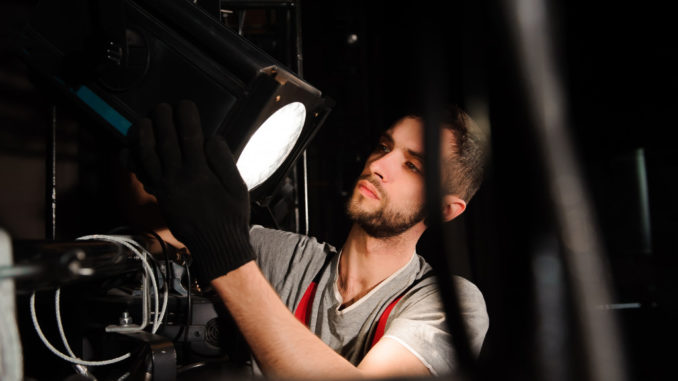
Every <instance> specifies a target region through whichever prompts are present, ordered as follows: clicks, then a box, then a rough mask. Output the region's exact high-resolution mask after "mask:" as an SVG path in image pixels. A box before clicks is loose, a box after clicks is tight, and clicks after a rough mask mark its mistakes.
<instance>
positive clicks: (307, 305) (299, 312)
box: [294, 282, 403, 348]
mask: <svg viewBox="0 0 678 381" xmlns="http://www.w3.org/2000/svg"><path fill="white" fill-rule="evenodd" d="M317 288H318V284H317V283H316V282H311V284H309V285H308V288H307V289H306V292H304V296H302V297H301V301H300V302H299V304H298V305H297V309H296V310H295V311H294V316H296V318H297V319H298V320H299V321H300V322H301V323H302V324H304V325H307V326H308V318H309V316H310V315H311V305H312V302H313V298H314V297H315V292H316V290H317ZM402 297H403V296H402V295H400V296H399V297H397V298H396V299H395V300H394V301H392V302H391V304H389V305H388V307H386V309H385V310H384V312H383V313H382V314H381V317H380V318H379V323H378V324H377V329H376V330H375V331H374V337H373V338H372V345H371V346H370V348H371V347H373V346H374V345H375V344H376V343H377V342H378V341H379V340H380V339H381V337H382V336H384V330H385V329H386V322H387V321H388V316H389V315H390V314H391V310H393V307H395V305H396V304H397V303H398V302H399V301H400V298H402Z"/></svg>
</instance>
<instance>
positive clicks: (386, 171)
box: [130, 102, 488, 378]
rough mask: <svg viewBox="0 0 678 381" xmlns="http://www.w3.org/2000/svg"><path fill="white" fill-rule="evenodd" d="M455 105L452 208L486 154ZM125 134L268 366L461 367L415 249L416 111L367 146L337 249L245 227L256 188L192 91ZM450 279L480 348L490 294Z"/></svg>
mask: <svg viewBox="0 0 678 381" xmlns="http://www.w3.org/2000/svg"><path fill="white" fill-rule="evenodd" d="M451 111H452V115H451V118H450V120H449V121H448V122H446V123H445V125H444V127H445V128H441V143H442V144H441V152H442V157H443V159H442V160H443V161H442V163H443V164H444V165H443V167H444V168H445V171H444V173H443V176H442V177H443V182H444V184H443V189H444V190H445V192H444V193H445V196H444V197H443V200H442V215H443V218H444V220H445V221H450V220H452V219H454V218H456V217H457V216H459V215H460V214H461V213H462V212H463V211H464V210H465V209H466V204H467V202H468V201H469V199H470V198H471V196H472V195H473V193H474V192H475V191H476V189H477V187H478V186H479V183H480V176H481V172H482V171H481V168H482V158H483V156H484V155H483V154H482V147H483V145H484V144H483V142H482V139H479V135H478V131H477V127H476V126H475V125H474V124H473V122H472V121H471V120H470V118H469V117H468V116H467V115H466V114H464V113H463V112H462V111H460V110H456V109H454V110H451ZM130 141H131V145H132V147H133V152H135V156H136V158H137V162H138V166H139V170H138V171H137V172H138V174H139V177H140V179H141V180H142V182H143V183H144V185H145V187H146V188H147V189H149V190H150V191H151V192H152V193H154V194H155V195H156V196H157V198H158V201H159V205H160V207H161V210H162V211H163V214H164V217H165V220H166V222H167V224H168V226H169V228H170V230H171V232H172V233H173V234H174V236H176V237H177V239H178V240H179V241H181V242H183V243H184V244H185V245H186V247H187V248H188V249H189V250H190V251H191V253H192V255H193V256H194V261H195V264H196V265H197V267H198V273H199V277H201V279H202V280H203V281H206V280H209V281H211V285H212V286H213V287H214V289H215V290H216V291H217V293H218V294H219V295H220V297H221V299H222V300H223V302H224V304H225V305H226V307H227V308H228V310H229V311H230V313H231V315H232V316H233V318H234V320H235V321H236V323H237V324H238V327H239V329H240V330H241V332H242V333H243V335H244V337H245V339H246V340H247V342H248V344H249V345H250V347H251V349H252V352H253V354H254V356H255V358H256V361H257V364H258V365H259V366H260V367H261V369H262V370H263V372H264V373H266V374H267V375H274V376H276V377H289V378H352V377H366V376H367V377H387V376H414V375H431V374H434V375H435V374H445V373H448V372H450V371H452V370H453V369H454V360H455V359H454V353H453V348H452V346H451V344H450V333H449V332H447V326H446V323H445V316H444V310H443V306H442V304H441V301H440V299H439V296H438V290H437V284H436V281H435V279H434V278H432V277H431V276H430V275H431V268H430V266H429V265H428V264H426V262H425V261H424V260H423V258H421V257H420V256H418V255H417V254H416V253H415V249H416V244H417V241H418V240H419V238H420V237H421V235H422V233H423V232H424V231H425V230H426V222H425V218H426V215H425V212H424V210H425V208H424V204H425V200H424V185H425V184H424V183H425V181H424V175H423V164H424V163H423V158H424V145H423V122H422V120H421V119H420V118H418V117H414V116H408V117H404V118H402V119H401V120H399V121H398V122H397V123H396V124H395V125H394V126H393V127H392V128H390V129H389V130H388V131H386V132H385V133H384V134H383V136H382V137H381V139H380V142H379V144H378V146H377V149H376V150H375V151H374V152H372V154H371V155H370V156H369V158H368V160H367V162H366V164H365V168H364V170H363V172H362V174H361V175H360V177H359V179H358V181H357V183H356V185H355V187H354V189H353V194H352V196H351V198H350V201H349V203H348V207H347V209H348V214H349V216H350V217H351V219H352V220H353V221H354V224H353V226H352V228H351V230H350V233H349V235H348V237H347V239H346V242H345V243H344V245H343V247H342V249H341V251H340V252H338V253H337V251H336V250H335V249H334V248H332V247H330V246H329V245H326V244H321V243H318V242H317V241H316V240H315V239H312V238H310V237H306V236H302V235H298V234H293V233H289V232H281V231H274V230H270V229H265V228H263V227H259V226H255V227H253V228H251V230H250V226H249V200H248V193H247V190H246V187H245V185H244V183H243V181H242V179H241V177H240V175H239V173H238V171H237V168H236V167H235V164H234V162H233V157H232V155H231V153H230V151H229V149H228V146H227V145H226V144H225V142H224V141H223V140H222V139H220V138H218V137H211V138H209V139H207V141H204V140H203V137H202V129H201V127H200V120H199V115H198V112H197V109H196V107H195V105H194V104H193V103H191V102H180V103H179V104H178V106H177V107H176V108H175V109H174V110H173V109H172V108H171V107H170V106H168V105H165V104H163V105H159V106H158V108H157V109H156V110H155V112H154V115H153V117H152V118H151V119H148V118H145V119H142V120H140V121H139V122H137V123H136V124H135V126H133V127H132V129H131V131H130ZM255 253H256V255H255ZM255 258H256V261H255ZM456 281H457V285H458V287H457V288H458V289H459V290H460V299H461V302H462V303H461V304H462V312H463V316H464V317H465V322H466V325H467V327H468V331H469V333H470V337H471V339H472V346H473V348H474V349H475V350H476V351H478V350H479V349H480V345H481V344H482V341H483V338H484V335H485V332H486V330H487V326H488V322H487V313H486V310H485V304H484V301H483V297H482V294H481V293H480V291H478V289H477V288H476V287H475V286H473V285H472V284H471V283H470V282H468V281H466V280H463V279H461V278H457V279H456ZM387 310H389V311H390V313H387V312H385V311H387ZM385 314H388V315H386V316H387V318H386V320H384V319H383V318H382V317H383V316H384V315H385ZM380 320H384V322H385V325H383V323H382V325H383V326H382V327H381V328H379V327H378V326H379V325H380V324H379V323H380ZM309 328H310V330H309ZM380 330H382V331H383V336H381V337H379V336H380V335H381V334H378V336H377V338H376V339H375V335H377V334H376V333H375V332H377V331H380Z"/></svg>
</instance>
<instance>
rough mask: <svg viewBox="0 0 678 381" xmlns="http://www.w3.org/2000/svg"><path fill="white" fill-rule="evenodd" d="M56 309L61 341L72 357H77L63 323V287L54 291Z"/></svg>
mask: <svg viewBox="0 0 678 381" xmlns="http://www.w3.org/2000/svg"><path fill="white" fill-rule="evenodd" d="M54 311H56V320H57V327H58V328H59V336H61V341H62V342H63V343H64V347H65V348H66V351H67V352H68V354H69V355H71V357H75V358H77V357H78V356H76V355H75V353H73V350H72V349H71V346H70V345H69V344H68V339H66V333H65V332H64V326H63V324H62V323H61V288H57V290H56V292H55V293H54Z"/></svg>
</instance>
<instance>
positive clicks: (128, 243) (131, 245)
mask: <svg viewBox="0 0 678 381" xmlns="http://www.w3.org/2000/svg"><path fill="white" fill-rule="evenodd" d="M78 240H101V241H109V242H117V243H120V244H122V245H124V246H125V247H127V248H128V249H129V250H131V251H132V252H133V253H134V254H135V255H136V256H137V257H139V259H140V260H141V262H142V264H143V267H144V270H145V271H146V273H147V274H148V276H149V278H151V284H152V285H153V291H154V293H153V301H154V304H155V306H154V313H155V314H154V321H153V329H152V330H151V332H152V333H156V332H157V331H158V328H159V327H160V323H161V322H162V318H164V314H165V309H166V307H167V299H168V292H167V289H166V292H165V293H164V300H163V312H162V315H163V316H160V314H159V313H158V312H159V311H158V305H159V304H160V303H159V302H158V284H157V282H156V281H155V276H153V274H154V272H153V269H152V268H151V266H150V265H149V264H148V261H147V260H146V253H147V252H148V251H147V250H146V249H144V248H143V247H141V245H139V243H138V242H136V241H134V240H133V239H131V238H126V237H118V236H108V235H102V234H93V235H88V236H84V237H80V238H78ZM137 248H138V249H137ZM141 251H143V252H144V253H143V254H142V253H141ZM165 284H167V281H165Z"/></svg>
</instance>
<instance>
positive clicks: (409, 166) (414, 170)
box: [405, 161, 420, 173]
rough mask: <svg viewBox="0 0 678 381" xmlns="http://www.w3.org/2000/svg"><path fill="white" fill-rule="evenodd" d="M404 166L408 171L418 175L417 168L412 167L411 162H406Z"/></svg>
mask: <svg viewBox="0 0 678 381" xmlns="http://www.w3.org/2000/svg"><path fill="white" fill-rule="evenodd" d="M405 165H406V166H407V168H408V169H409V170H410V171H412V172H414V173H420V171H419V168H417V166H416V165H414V163H412V162H411V161H408V162H406V163H405Z"/></svg>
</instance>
